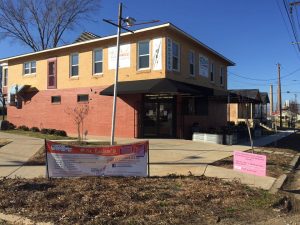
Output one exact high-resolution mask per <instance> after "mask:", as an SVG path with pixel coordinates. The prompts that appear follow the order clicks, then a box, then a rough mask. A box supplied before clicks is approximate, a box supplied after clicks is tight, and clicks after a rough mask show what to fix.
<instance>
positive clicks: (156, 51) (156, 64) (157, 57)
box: [152, 38, 162, 70]
mask: <svg viewBox="0 0 300 225" xmlns="http://www.w3.org/2000/svg"><path fill="white" fill-rule="evenodd" d="M152 56H153V59H152V68H153V70H161V69H162V60H161V57H162V38H155V39H153V40H152Z"/></svg>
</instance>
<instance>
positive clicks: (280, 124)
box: [277, 63, 282, 128]
mask: <svg viewBox="0 0 300 225" xmlns="http://www.w3.org/2000/svg"><path fill="white" fill-rule="evenodd" d="M277 68H278V92H277V95H278V98H277V104H278V111H279V127H280V128H282V102H281V81H280V64H279V63H278V64H277Z"/></svg>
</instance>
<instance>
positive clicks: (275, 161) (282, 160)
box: [212, 148, 293, 178]
mask: <svg viewBox="0 0 300 225" xmlns="http://www.w3.org/2000/svg"><path fill="white" fill-rule="evenodd" d="M265 149H266V148H265ZM248 152H249V153H252V151H248ZM253 153H255V154H260V155H266V156H267V176H270V177H275V178H277V177H279V176H280V175H282V174H284V173H285V171H286V170H287V169H289V163H290V162H291V161H292V159H293V158H292V157H289V156H283V155H277V154H272V153H266V152H257V151H254V152H253ZM212 165H213V166H220V167H223V168H227V169H233V156H230V157H228V158H225V159H222V160H219V161H217V162H214V163H212Z"/></svg>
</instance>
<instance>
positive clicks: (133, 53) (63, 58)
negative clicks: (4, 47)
mask: <svg viewBox="0 0 300 225" xmlns="http://www.w3.org/2000/svg"><path fill="white" fill-rule="evenodd" d="M160 37H162V36H161V32H160V33H157V32H150V33H147V36H146V35H145V34H138V35H136V36H135V37H134V38H132V37H128V36H126V37H122V38H121V40H122V43H124V44H129V43H130V46H131V47H130V67H129V68H120V69H119V81H131V80H144V79H156V78H164V77H165V72H164V70H165V66H164V62H163V61H164V59H165V51H164V49H165V41H164V38H162V42H163V45H162V70H155V71H154V70H152V69H151V68H152V64H151V61H152V60H151V59H152V48H151V47H152V46H151V40H152V39H154V38H160ZM141 40H150V69H147V70H140V71H139V70H137V42H138V41H141ZM115 41H116V40H115V39H111V40H104V41H101V42H100V41H99V42H97V43H92V44H87V45H82V46H77V47H76V48H68V49H64V50H59V51H55V50H54V51H52V52H50V53H45V54H40V55H39V54H38V55H36V56H30V57H25V58H21V59H17V60H14V61H11V62H9V81H8V82H9V84H8V85H9V86H10V85H12V84H28V85H32V86H34V87H36V88H37V89H39V90H45V89H47V60H48V59H49V58H54V57H56V58H57V88H58V89H64V88H76V87H90V86H104V85H111V84H112V83H113V82H114V77H115V70H114V69H113V70H109V69H108V48H109V47H111V46H113V45H115ZM96 48H102V49H103V74H102V75H101V76H99V75H98V76H94V75H93V64H92V60H93V50H94V49H96ZM72 53H79V76H78V77H70V54H72ZM32 60H36V74H34V75H23V63H24V62H28V61H32Z"/></svg>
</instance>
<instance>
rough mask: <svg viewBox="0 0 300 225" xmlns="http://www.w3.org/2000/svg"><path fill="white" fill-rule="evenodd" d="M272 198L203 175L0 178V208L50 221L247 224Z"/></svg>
mask: <svg viewBox="0 0 300 225" xmlns="http://www.w3.org/2000/svg"><path fill="white" fill-rule="evenodd" d="M278 199H279V197H278V196H274V195H271V194H268V193H267V192H265V191H262V190H256V189H250V188H248V187H246V186H244V185H241V184H240V183H239V182H231V183H230V182H224V181H221V180H220V179H214V178H206V177H166V178H104V177H99V178H81V179H55V180H51V181H48V180H46V179H33V180H25V179H5V180H2V181H0V211H1V212H4V213H10V214H21V215H23V216H26V217H29V218H30V219H32V220H34V221H51V222H53V223H55V224H215V223H217V222H220V221H221V222H224V223H225V222H226V221H227V222H228V224H233V222H239V221H240V222H242V221H243V222H250V223H251V221H258V220H259V219H260V218H259V216H256V215H253V209H255V210H257V211H258V212H259V214H260V213H262V212H263V213H264V214H265V215H264V217H263V218H262V219H265V218H266V217H268V216H271V217H272V216H274V213H275V212H274V211H272V210H271V211H270V208H272V205H273V204H274V203H275V202H277V201H278ZM250 215H251V216H250ZM250 217H251V218H250ZM249 218H250V219H249ZM227 222H226V223H227Z"/></svg>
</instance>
